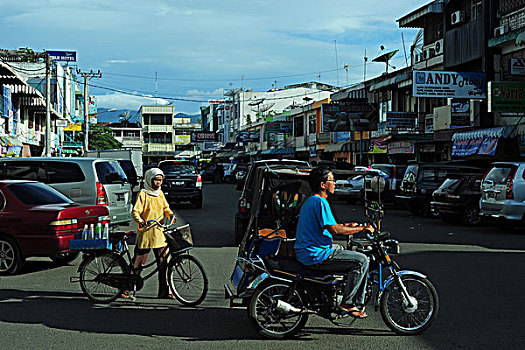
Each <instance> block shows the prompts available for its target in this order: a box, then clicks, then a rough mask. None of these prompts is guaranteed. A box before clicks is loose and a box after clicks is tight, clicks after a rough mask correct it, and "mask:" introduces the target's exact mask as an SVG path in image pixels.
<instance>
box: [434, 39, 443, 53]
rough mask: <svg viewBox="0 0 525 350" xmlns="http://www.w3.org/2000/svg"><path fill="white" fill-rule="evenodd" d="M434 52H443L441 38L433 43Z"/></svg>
mask: <svg viewBox="0 0 525 350" xmlns="http://www.w3.org/2000/svg"><path fill="white" fill-rule="evenodd" d="M434 53H435V54H436V55H441V54H442V53H443V39H439V40H437V41H436V42H435V43H434Z"/></svg>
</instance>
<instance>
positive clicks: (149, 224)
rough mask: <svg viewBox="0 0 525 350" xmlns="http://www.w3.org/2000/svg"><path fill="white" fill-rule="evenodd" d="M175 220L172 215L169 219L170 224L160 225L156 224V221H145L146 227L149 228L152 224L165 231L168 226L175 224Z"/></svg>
mask: <svg viewBox="0 0 525 350" xmlns="http://www.w3.org/2000/svg"><path fill="white" fill-rule="evenodd" d="M175 220H176V218H175V215H173V217H172V218H171V222H170V223H169V224H167V225H163V224H161V223H160V222H158V221H157V220H153V219H152V220H148V221H146V227H149V226H152V225H154V224H156V225H159V226H160V227H162V228H163V229H167V228H168V227H169V226H171V225H173V223H174V222H175Z"/></svg>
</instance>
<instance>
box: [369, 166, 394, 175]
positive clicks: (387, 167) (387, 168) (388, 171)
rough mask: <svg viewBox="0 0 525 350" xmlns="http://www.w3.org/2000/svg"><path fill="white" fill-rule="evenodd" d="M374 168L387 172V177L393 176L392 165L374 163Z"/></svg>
mask: <svg viewBox="0 0 525 350" xmlns="http://www.w3.org/2000/svg"><path fill="white" fill-rule="evenodd" d="M372 169H376V170H379V171H382V172H383V173H385V174H386V176H387V177H391V176H392V169H393V168H392V167H391V166H386V165H377V164H376V165H374V164H372Z"/></svg>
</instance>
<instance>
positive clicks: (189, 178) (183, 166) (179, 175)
mask: <svg viewBox="0 0 525 350" xmlns="http://www.w3.org/2000/svg"><path fill="white" fill-rule="evenodd" d="M159 168H160V169H161V170H162V171H163V172H164V176H165V178H164V182H163V183H162V191H163V192H164V194H165V196H166V200H167V201H168V203H181V202H190V203H191V204H192V205H193V206H194V207H195V208H202V198H203V197H202V176H201V174H199V169H198V168H197V164H195V163H194V162H191V161H188V160H163V161H161V162H160V163H159Z"/></svg>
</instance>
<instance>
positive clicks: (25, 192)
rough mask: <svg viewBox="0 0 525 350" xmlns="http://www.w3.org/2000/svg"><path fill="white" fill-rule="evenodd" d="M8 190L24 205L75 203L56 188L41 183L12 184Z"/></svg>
mask: <svg viewBox="0 0 525 350" xmlns="http://www.w3.org/2000/svg"><path fill="white" fill-rule="evenodd" d="M7 189H8V191H9V192H11V194H12V195H13V196H15V198H16V199H18V200H19V201H20V202H21V203H22V204H24V205H46V204H61V203H73V201H72V200H71V199H69V198H67V197H66V196H64V195H63V194H62V193H60V192H58V191H57V190H55V189H54V188H52V187H49V186H47V185H45V184H43V183H39V182H25V183H17V184H11V185H9V186H7Z"/></svg>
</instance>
